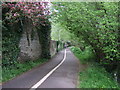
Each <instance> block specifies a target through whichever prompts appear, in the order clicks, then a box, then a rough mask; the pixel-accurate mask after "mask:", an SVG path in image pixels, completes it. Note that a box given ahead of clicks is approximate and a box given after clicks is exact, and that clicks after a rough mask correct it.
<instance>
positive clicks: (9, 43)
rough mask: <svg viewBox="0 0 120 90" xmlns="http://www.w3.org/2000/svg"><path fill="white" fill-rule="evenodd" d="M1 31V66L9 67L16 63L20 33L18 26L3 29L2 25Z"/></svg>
mask: <svg viewBox="0 0 120 90" xmlns="http://www.w3.org/2000/svg"><path fill="white" fill-rule="evenodd" d="M16 29H18V31H16ZM2 30H3V31H2V54H3V57H2V66H3V67H11V66H14V65H15V63H16V62H17V57H18V54H19V41H20V37H21V33H22V31H21V28H20V27H19V26H18V25H15V26H14V27H13V26H7V27H5V24H4V23H3V27H2Z"/></svg>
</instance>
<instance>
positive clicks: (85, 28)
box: [53, 2, 120, 71]
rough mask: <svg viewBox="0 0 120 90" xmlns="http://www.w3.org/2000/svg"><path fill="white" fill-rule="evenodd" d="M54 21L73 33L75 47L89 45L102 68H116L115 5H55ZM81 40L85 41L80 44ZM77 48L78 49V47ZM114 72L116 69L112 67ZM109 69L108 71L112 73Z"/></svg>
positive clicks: (119, 60) (117, 61)
mask: <svg viewBox="0 0 120 90" xmlns="http://www.w3.org/2000/svg"><path fill="white" fill-rule="evenodd" d="M53 4H54V8H55V9H56V10H57V12H55V14H54V15H53V16H56V17H55V18H54V21H55V22H56V23H57V22H58V21H59V23H61V24H62V26H63V27H64V28H65V29H66V30H67V31H69V32H70V33H72V34H74V38H76V40H75V39H74V40H75V41H77V42H78V43H76V44H78V45H80V44H81V45H82V43H83V44H86V45H90V46H91V47H92V48H93V50H94V52H95V55H96V57H97V59H96V61H97V62H99V63H101V64H103V65H106V64H108V65H112V66H117V67H118V65H119V63H120V59H119V58H120V57H119V56H120V53H119V38H118V37H119V33H118V32H119V29H118V25H119V20H118V19H119V13H118V11H119V5H118V2H59V3H58V2H57V3H53ZM81 41H84V42H81ZM81 45H80V46H81ZM112 70H113V71H114V70H115V68H112ZM112 70H111V71H112Z"/></svg>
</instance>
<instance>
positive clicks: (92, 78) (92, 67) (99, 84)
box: [71, 47, 120, 89]
mask: <svg viewBox="0 0 120 90" xmlns="http://www.w3.org/2000/svg"><path fill="white" fill-rule="evenodd" d="M71 51H72V52H73V53H74V54H75V56H76V57H77V58H78V59H79V60H80V61H81V63H83V64H88V68H87V69H86V70H85V71H82V72H80V73H79V78H80V84H79V86H78V88H119V89H120V86H119V85H118V83H117V82H116V81H115V80H113V79H112V77H111V76H110V74H109V73H108V72H106V70H105V69H104V68H103V67H101V66H100V65H99V64H97V63H95V62H94V61H93V59H95V56H94V54H93V53H92V50H91V49H90V48H86V49H85V50H84V51H81V50H80V49H79V48H76V47H72V48H71Z"/></svg>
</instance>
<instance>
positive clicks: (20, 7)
mask: <svg viewBox="0 0 120 90" xmlns="http://www.w3.org/2000/svg"><path fill="white" fill-rule="evenodd" d="M2 8H3V9H4V8H7V9H8V10H9V11H8V12H7V13H6V19H7V20H10V21H11V22H10V23H9V24H13V23H17V22H18V21H19V20H22V19H23V18H27V19H31V20H32V22H33V25H34V26H36V25H38V24H41V25H44V26H45V25H46V21H47V20H48V18H49V15H50V9H49V8H50V2H5V3H3V4H2Z"/></svg>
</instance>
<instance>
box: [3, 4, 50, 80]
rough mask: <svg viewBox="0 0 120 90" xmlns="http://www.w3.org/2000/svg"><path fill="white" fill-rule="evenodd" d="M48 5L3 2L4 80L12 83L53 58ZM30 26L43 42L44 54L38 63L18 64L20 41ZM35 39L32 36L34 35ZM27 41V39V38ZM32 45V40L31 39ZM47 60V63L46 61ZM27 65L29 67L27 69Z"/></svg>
mask: <svg viewBox="0 0 120 90" xmlns="http://www.w3.org/2000/svg"><path fill="white" fill-rule="evenodd" d="M48 4H49V3H48V2H33V3H31V2H4V3H2V53H3V57H2V68H3V73H2V75H3V78H2V79H3V81H6V80H9V79H11V78H13V77H15V76H17V75H19V74H21V73H22V72H25V71H27V70H29V69H30V68H32V67H33V66H35V65H37V64H41V63H42V62H43V60H45V59H44V58H50V51H49V49H50V48H49V46H50V29H51V25H50V22H49V20H48V18H49V13H50V12H49V5H48ZM27 24H30V25H31V26H32V27H31V28H32V29H33V30H37V32H38V34H39V40H40V42H41V48H42V49H44V50H42V55H41V58H43V59H39V60H37V61H36V62H34V61H30V62H24V63H19V61H18V56H19V52H20V48H19V41H20V38H21V35H22V33H23V32H24V31H26V33H27V37H28V31H27V30H28V29H27V27H26V25H27ZM31 36H32V35H31ZM27 39H28V38H27ZM28 44H29V39H28ZM45 61H46V60H45ZM27 65H28V66H27Z"/></svg>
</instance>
